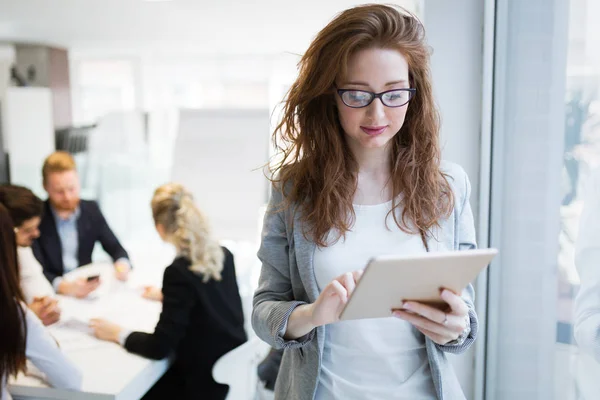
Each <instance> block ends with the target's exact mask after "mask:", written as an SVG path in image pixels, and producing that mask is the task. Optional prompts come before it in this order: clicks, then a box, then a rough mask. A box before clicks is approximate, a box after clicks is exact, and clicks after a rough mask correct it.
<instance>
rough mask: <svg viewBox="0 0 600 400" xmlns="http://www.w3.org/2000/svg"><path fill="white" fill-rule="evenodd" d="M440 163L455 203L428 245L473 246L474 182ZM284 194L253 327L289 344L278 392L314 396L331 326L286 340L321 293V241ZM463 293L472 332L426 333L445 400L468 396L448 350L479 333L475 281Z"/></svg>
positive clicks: (267, 227) (266, 251)
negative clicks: (443, 337) (454, 340)
mask: <svg viewBox="0 0 600 400" xmlns="http://www.w3.org/2000/svg"><path fill="white" fill-rule="evenodd" d="M441 169H442V171H443V172H444V173H446V174H447V175H448V176H449V182H450V185H451V186H452V188H453V191H454V195H455V205H454V209H453V211H452V214H451V215H450V217H449V218H448V219H446V220H444V221H442V222H441V224H440V225H441V226H440V228H438V229H437V230H436V231H435V232H434V235H432V237H431V238H430V239H429V240H428V244H429V250H430V251H444V250H446V251H447V250H469V249H474V248H476V243H475V227H474V222H473V213H472V211H471V206H470V204H469V195H470V190H471V188H470V183H469V179H468V177H467V174H466V173H465V171H464V170H463V169H462V168H461V167H460V166H458V165H456V164H452V163H447V162H443V163H442V165H441ZM282 200H283V197H282V193H281V191H280V190H276V189H275V188H274V189H273V193H272V195H271V200H270V202H269V207H268V209H267V213H266V215H265V219H264V225H263V231H262V243H261V246H260V249H259V251H258V257H259V259H260V260H261V261H262V271H261V274H260V280H259V284H258V288H257V290H256V292H255V294H254V304H253V310H252V327H253V328H254V330H255V332H256V334H257V335H258V336H259V337H260V338H261V339H262V340H264V341H265V342H267V343H268V344H269V345H271V346H272V347H274V348H284V349H285V350H284V355H283V360H282V362H281V367H280V370H279V375H278V378H277V383H276V385H275V398H276V399H291V400H309V399H313V398H314V395H315V391H316V389H317V384H318V380H319V371H320V369H321V354H322V352H323V344H324V339H325V329H327V327H326V326H321V327H318V328H316V329H314V330H313V331H312V332H310V333H309V334H308V335H305V336H304V337H301V338H299V339H297V340H285V339H284V338H283V335H284V334H285V331H286V329H287V322H288V318H289V316H290V314H291V313H292V311H293V310H294V308H295V307H297V306H299V305H301V304H305V303H313V302H314V301H315V300H316V299H317V297H318V296H319V290H318V288H317V282H316V279H315V275H314V270H313V255H314V252H315V248H316V245H315V243H313V242H312V241H309V240H307V239H306V238H305V237H304V235H303V234H302V226H301V222H300V219H299V218H300V217H299V214H300V212H299V209H298V208H297V207H290V208H288V209H287V210H284V211H279V210H280V205H281V202H282ZM295 211H296V212H295ZM292 218H293V219H292ZM292 221H293V223H291V222H292ZM462 297H463V299H464V300H465V302H466V303H467V305H468V307H469V316H470V319H471V333H470V334H469V336H468V338H467V340H465V341H464V342H463V343H462V344H461V345H453V346H452V345H450V346H442V345H438V344H436V343H434V342H433V341H431V340H430V339H429V338H427V337H426V338H425V339H426V341H425V342H426V343H425V344H426V348H427V355H428V358H429V365H430V368H431V374H432V377H433V384H434V386H435V390H436V393H437V397H438V399H440V400H456V399H464V398H465V397H464V394H463V392H462V389H461V387H460V384H459V382H458V379H457V377H456V375H455V373H454V370H453V368H452V365H451V364H450V362H449V361H448V359H447V358H446V355H445V353H446V352H448V353H455V354H458V353H462V352H464V351H466V350H467V349H468V348H469V347H470V346H471V345H472V344H473V342H474V341H475V337H476V335H477V314H476V313H475V310H474V307H473V298H474V292H473V288H472V286H469V287H468V288H467V289H465V291H464V292H463V293H462Z"/></svg>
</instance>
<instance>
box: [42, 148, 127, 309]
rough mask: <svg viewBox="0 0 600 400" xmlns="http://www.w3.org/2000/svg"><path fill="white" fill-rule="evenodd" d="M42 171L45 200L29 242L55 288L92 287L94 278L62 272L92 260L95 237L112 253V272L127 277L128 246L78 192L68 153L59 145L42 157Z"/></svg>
mask: <svg viewBox="0 0 600 400" xmlns="http://www.w3.org/2000/svg"><path fill="white" fill-rule="evenodd" d="M42 176H43V180H44V181H43V182H44V189H45V190H46V192H47V193H48V200H46V201H45V204H44V215H43V217H42V222H41V223H40V227H39V230H40V237H39V238H38V239H37V240H36V241H35V242H34V244H33V246H32V247H33V253H34V255H35V257H36V258H37V259H38V261H39V262H40V264H42V267H43V269H44V275H45V276H46V278H47V279H48V280H49V281H50V282H51V283H52V286H53V287H54V289H55V290H56V292H57V293H60V294H64V295H69V296H75V297H86V296H87V295H88V294H89V293H91V292H92V291H93V290H94V289H95V288H96V287H97V282H94V281H91V282H88V281H87V280H85V279H79V280H73V281H68V280H64V279H63V278H62V276H63V275H64V274H66V273H67V272H70V271H72V270H74V269H75V268H77V267H80V266H82V265H86V264H89V263H91V262H92V251H93V250H94V245H95V244H96V242H97V241H99V242H100V244H101V245H102V247H103V248H104V250H105V251H106V252H107V253H108V254H109V255H110V257H111V258H112V259H113V262H114V265H115V271H116V275H117V278H118V279H120V280H126V279H127V277H128V274H129V270H130V268H131V265H130V263H129V259H128V255H127V252H126V251H125V249H124V248H123V246H121V244H120V243H119V240H118V239H117V238H116V236H115V235H114V233H113V232H112V230H111V229H110V228H109V226H108V224H107V223H106V220H105V219H104V216H103V215H102V212H101V211H100V208H99V207H98V204H97V203H96V202H94V201H87V200H81V199H80V198H79V177H78V175H77V171H76V166H75V160H73V157H71V155H70V154H69V153H67V152H63V151H57V152H55V153H53V154H51V155H50V156H48V158H46V160H45V161H44V166H43V169H42Z"/></svg>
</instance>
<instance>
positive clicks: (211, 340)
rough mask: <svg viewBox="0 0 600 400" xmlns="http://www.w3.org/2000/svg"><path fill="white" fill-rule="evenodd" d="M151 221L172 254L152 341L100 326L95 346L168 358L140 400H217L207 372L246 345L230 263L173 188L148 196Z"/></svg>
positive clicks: (186, 198) (185, 195) (220, 394)
mask: <svg viewBox="0 0 600 400" xmlns="http://www.w3.org/2000/svg"><path fill="white" fill-rule="evenodd" d="M152 215H153V218H154V223H155V225H156V230H157V231H158V234H159V235H160V237H161V238H162V239H163V240H164V241H166V242H168V243H171V244H173V245H174V246H175V248H176V249H177V254H178V255H177V257H176V258H175V260H174V261H173V263H172V264H171V265H170V266H168V267H167V269H166V270H165V274H164V278H163V287H162V296H163V298H162V302H163V309H162V313H161V315H160V320H159V321H158V324H157V325H156V328H155V330H154V333H152V334H148V333H142V332H128V331H126V330H124V329H123V328H121V327H120V326H118V325H115V324H113V323H110V322H107V321H104V320H101V319H93V320H92V321H91V327H92V328H93V329H94V332H95V335H96V337H98V338H99V339H102V340H107V341H113V342H116V343H119V344H121V345H122V346H124V347H125V348H126V349H127V350H128V351H130V352H132V353H136V354H139V355H141V356H144V357H148V358H152V359H157V360H158V359H162V358H165V357H167V356H169V355H171V354H174V355H175V361H174V363H173V366H172V367H171V369H170V370H169V371H167V373H166V374H165V375H164V376H163V377H162V378H161V379H160V380H159V381H158V382H157V383H156V385H154V387H153V388H152V389H150V391H149V392H148V393H147V394H146V396H144V399H166V398H173V399H182V400H183V399H198V398H203V399H224V398H225V397H226V396H227V392H228V386H226V385H221V384H218V383H217V382H215V381H214V380H213V378H212V374H211V371H212V367H213V364H214V363H215V361H216V360H217V359H219V357H221V356H222V355H223V354H225V353H227V352H228V351H230V350H232V349H234V348H235V347H237V346H239V345H240V344H242V343H244V342H245V341H246V333H245V331H244V316H243V312H242V302H241V299H240V295H239V291H238V287H237V282H236V276H235V266H234V262H233V255H232V254H231V252H229V250H227V249H226V248H224V247H221V246H220V245H219V244H218V242H217V240H215V239H214V238H213V237H212V236H211V233H210V229H209V226H208V222H207V220H206V218H205V217H204V215H203V214H202V213H201V212H200V210H198V208H197V207H196V206H195V204H194V201H193V198H192V196H191V194H190V193H189V192H188V191H187V190H186V189H185V188H184V187H183V186H181V185H179V184H175V183H169V184H166V185H163V186H161V187H159V188H158V189H156V191H155V192H154V197H153V198H152Z"/></svg>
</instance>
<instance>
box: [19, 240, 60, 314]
mask: <svg viewBox="0 0 600 400" xmlns="http://www.w3.org/2000/svg"><path fill="white" fill-rule="evenodd" d="M17 255H18V257H19V268H20V270H21V289H22V290H23V295H24V296H25V301H26V302H27V304H31V302H32V301H33V299H34V298H35V297H45V296H51V297H52V296H54V295H55V293H54V289H52V285H50V282H48V279H46V277H45V276H44V272H43V270H42V265H41V264H40V263H39V261H38V260H37V259H36V258H35V256H34V255H33V250H32V249H31V247H19V248H18V249H17Z"/></svg>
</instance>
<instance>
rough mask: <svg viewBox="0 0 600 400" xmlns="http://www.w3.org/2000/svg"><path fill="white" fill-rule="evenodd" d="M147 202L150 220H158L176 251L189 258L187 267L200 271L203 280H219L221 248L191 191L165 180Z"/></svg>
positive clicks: (221, 257)
mask: <svg viewBox="0 0 600 400" xmlns="http://www.w3.org/2000/svg"><path fill="white" fill-rule="evenodd" d="M151 206H152V217H153V218H154V223H155V224H161V225H162V226H163V227H164V228H165V233H166V234H167V235H168V236H169V238H170V240H171V241H172V242H173V244H174V245H175V247H176V248H177V251H178V252H179V254H180V255H181V256H184V257H187V258H189V259H190V261H191V262H192V265H191V266H190V270H191V271H193V272H196V273H199V274H201V275H202V276H203V278H204V279H203V280H204V282H207V281H209V280H210V279H214V280H216V281H220V280H221V271H222V270H223V259H224V254H223V249H222V248H221V246H220V245H219V243H218V241H217V240H216V239H214V238H213V237H212V235H211V230H210V226H209V224H208V220H207V218H206V217H205V216H204V214H202V212H200V210H199V209H198V207H196V205H195V204H194V198H193V196H192V194H191V193H190V192H188V191H187V190H186V189H185V187H184V186H183V185H180V184H178V183H167V184H165V185H162V186H160V187H159V188H158V189H156V190H155V191H154V196H153V197H152V202H151Z"/></svg>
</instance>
